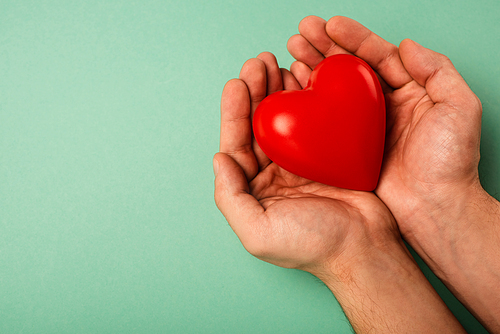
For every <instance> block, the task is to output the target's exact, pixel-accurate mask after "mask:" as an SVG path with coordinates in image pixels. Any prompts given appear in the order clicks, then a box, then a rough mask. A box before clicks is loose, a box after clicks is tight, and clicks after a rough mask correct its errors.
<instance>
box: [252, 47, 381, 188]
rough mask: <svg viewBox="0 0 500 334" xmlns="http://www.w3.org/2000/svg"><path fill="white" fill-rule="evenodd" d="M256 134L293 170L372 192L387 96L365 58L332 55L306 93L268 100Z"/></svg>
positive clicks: (256, 118)
mask: <svg viewBox="0 0 500 334" xmlns="http://www.w3.org/2000/svg"><path fill="white" fill-rule="evenodd" d="M253 131H254V135H255V138H256V139H257V143H258V144H259V146H260V147H261V148H262V150H263V151H264V153H265V154H266V155H267V156H268V157H269V158H270V159H271V160H272V161H273V162H275V163H276V164H278V165H279V166H280V167H282V168H284V169H286V170H287V171H289V172H291V173H293V174H296V175H299V176H302V177H304V178H307V179H310V180H313V181H317V182H321V183H324V184H328V185H331V186H335V187H341V188H347V189H353V190H365V191H372V190H374V189H375V187H376V186H377V182H378V178H379V175H380V168H381V165H382V157H383V154H384V140H385V102H384V94H383V92H382V88H381V87H380V83H379V81H378V78H377V76H376V74H375V72H374V71H373V70H372V69H371V67H370V66H369V65H368V64H366V63H365V62H364V61H363V60H361V59H359V58H358V57H355V56H351V55H344V54H343V55H334V56H330V57H328V58H326V59H324V60H323V61H322V62H321V63H320V64H319V65H318V66H316V68H315V69H314V71H313V72H312V73H311V76H310V78H309V83H308V84H307V86H306V87H305V88H304V89H303V90H300V91H280V92H276V93H274V94H271V95H269V96H268V97H266V98H265V99H264V100H263V101H262V102H261V103H260V104H259V106H258V107H257V110H256V111H255V115H254V118H253Z"/></svg>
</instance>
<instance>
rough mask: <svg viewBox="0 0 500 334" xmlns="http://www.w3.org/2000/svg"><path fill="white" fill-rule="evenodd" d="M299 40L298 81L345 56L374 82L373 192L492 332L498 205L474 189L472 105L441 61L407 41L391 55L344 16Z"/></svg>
mask: <svg viewBox="0 0 500 334" xmlns="http://www.w3.org/2000/svg"><path fill="white" fill-rule="evenodd" d="M299 31H300V35H295V36H293V37H292V38H291V39H290V40H289V43H288V48H289V51H290V53H291V54H292V55H293V56H294V57H295V58H296V59H297V60H298V62H297V63H294V64H293V65H292V68H291V69H292V73H294V74H295V75H296V77H297V78H298V79H299V81H300V82H303V81H304V80H305V78H307V77H308V75H309V73H310V71H311V70H312V69H313V68H314V67H315V66H316V65H317V64H318V63H319V62H320V61H321V60H322V59H323V58H324V57H328V56H331V55H333V54H337V53H352V54H354V55H356V56H358V57H360V58H362V59H364V60H365V61H366V62H368V63H369V64H370V65H371V66H372V67H373V69H374V70H375V71H376V72H377V73H378V74H379V76H380V80H381V82H382V86H383V87H384V92H385V97H386V104H387V123H388V124H387V141H386V152H385V157H384V163H383V167H382V173H381V176H380V180H379V185H378V187H377V189H376V190H375V192H376V194H377V195H378V196H379V198H380V199H382V201H383V202H384V203H385V204H386V205H387V206H388V208H389V209H390V210H391V212H392V213H393V214H394V217H395V218H396V221H397V223H398V225H399V228H400V230H401V232H402V234H403V236H404V237H405V239H406V240H407V241H408V242H409V243H410V244H411V245H412V247H413V248H414V249H415V250H416V251H417V252H418V253H419V254H420V256H421V257H422V258H423V259H424V260H425V261H426V262H427V263H428V264H429V266H430V267H431V269H433V271H434V272H435V273H436V274H437V275H438V276H439V277H440V278H441V279H442V280H443V281H444V282H445V283H446V284H447V285H448V287H449V288H450V289H451V290H452V292H454V293H456V294H457V297H459V298H460V299H461V301H462V302H463V303H464V304H466V305H467V306H468V307H469V309H471V311H472V312H473V313H475V315H476V316H478V317H479V318H480V320H482V322H483V323H484V324H485V325H486V326H487V327H488V328H489V329H490V330H494V331H500V307H499V306H498V305H500V262H499V261H498V260H497V259H496V256H493V255H494V254H499V252H500V242H499V241H500V233H499V227H498V223H499V219H500V218H499V208H498V202H496V201H495V200H494V199H492V198H491V197H490V196H489V195H487V194H486V193H485V192H484V190H483V189H482V187H481V185H480V183H479V176H478V163H479V141H480V128H481V112H482V109H481V103H480V102H479V99H478V98H477V97H476V95H475V94H474V93H473V92H472V91H471V90H470V89H469V87H468V86H467V84H466V83H465V81H464V80H463V78H462V77H461V76H460V74H459V73H458V72H457V71H456V69H455V68H454V66H453V64H452V63H451V61H450V60H449V59H448V58H447V57H445V56H443V55H441V54H438V53H436V52H434V51H431V50H429V49H426V48H424V47H422V46H420V45H418V44H417V43H415V42H413V41H411V40H404V41H403V42H401V44H400V46H399V48H398V47H396V46H395V45H393V44H391V43H388V42H386V41H385V40H383V39H382V38H380V37H379V36H377V35H375V34H374V33H372V32H371V31H370V30H368V29H367V28H365V27H363V26H362V25H361V24H359V23H357V22H355V21H353V20H351V19H348V18H345V17H334V18H332V19H330V20H329V21H328V22H326V21H324V20H323V19H320V18H318V17H308V18H306V19H304V20H303V21H302V22H301V23H300V25H299ZM479 257H481V258H482V260H483V262H484V263H483V264H484V265H483V266H477V264H478V263H477V260H478V258H479Z"/></svg>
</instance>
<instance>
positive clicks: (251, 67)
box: [240, 58, 267, 116]
mask: <svg viewBox="0 0 500 334" xmlns="http://www.w3.org/2000/svg"><path fill="white" fill-rule="evenodd" d="M240 79H241V80H243V81H244V82H245V84H246V85H247V87H248V92H249V94H250V110H251V115H252V116H253V113H254V112H255V109H256V108H257V106H258V105H259V103H260V102H261V101H262V100H263V99H264V98H265V97H266V96H267V73H266V65H265V64H264V62H263V61H262V60H260V59H257V58H252V59H249V60H247V61H246V62H245V64H243V67H242V68H241V71H240Z"/></svg>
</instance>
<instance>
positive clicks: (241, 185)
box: [214, 153, 266, 253]
mask: <svg viewBox="0 0 500 334" xmlns="http://www.w3.org/2000/svg"><path fill="white" fill-rule="evenodd" d="M215 170H216V177H215V196H214V197H215V203H216V204H217V207H218V208H219V210H220V211H221V212H222V214H223V215H224V217H226V219H227V221H228V223H229V225H230V226H231V228H232V229H233V230H234V232H235V233H236V235H237V236H238V237H239V238H240V240H241V242H242V244H243V246H245V248H247V250H248V251H249V252H251V253H253V252H254V250H253V249H252V248H254V247H253V246H252V244H255V240H256V239H258V238H256V232H257V230H258V227H259V225H258V223H260V224H262V222H265V221H266V219H265V215H264V211H265V210H264V208H263V207H262V206H261V205H260V203H259V202H258V201H257V199H255V197H253V196H252V195H250V194H249V187H248V182H247V180H246V179H245V174H244V173H243V170H242V169H241V168H240V166H239V165H238V164H237V163H236V161H234V160H233V159H232V158H231V157H230V156H228V155H225V154H223V153H217V154H216V155H215V156H214V171H215Z"/></svg>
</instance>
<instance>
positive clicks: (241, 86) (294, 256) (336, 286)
mask: <svg viewBox="0 0 500 334" xmlns="http://www.w3.org/2000/svg"><path fill="white" fill-rule="evenodd" d="M305 67H307V66H306V65H304V64H303V63H296V64H295V65H294V68H292V71H295V72H296V75H294V74H292V73H291V72H289V71H287V70H284V69H279V67H278V64H277V62H276V59H275V58H274V56H273V55H271V54H269V53H263V54H261V55H259V56H258V57H257V58H254V59H250V60H248V61H247V62H246V63H245V64H244V66H243V68H242V70H241V73H240V77H239V79H233V80H230V81H229V82H228V83H227V84H226V86H225V87H224V91H223V94H222V101H221V141H220V152H219V153H217V154H216V155H215V157H214V173H215V175H216V177H215V201H216V204H217V206H218V208H219V209H220V210H221V212H222V213H223V214H224V216H225V217H226V219H227V221H228V222H229V224H230V225H231V227H232V228H233V230H234V231H235V233H236V234H237V236H238V237H239V239H240V240H241V242H242V244H243V246H244V247H245V248H246V249H247V250H248V251H249V252H250V253H251V254H253V255H254V256H256V257H258V258H260V259H262V260H264V261H267V262H270V263H273V264H275V265H278V266H282V267H285V268H296V269H301V270H305V271H308V272H310V273H312V274H313V275H316V276H317V277H319V278H320V279H321V280H322V281H323V282H324V283H325V284H326V285H327V286H328V287H329V288H330V290H331V291H332V292H333V293H334V294H335V296H336V298H337V300H338V301H339V303H340V305H341V306H342V307H343V309H344V311H345V313H346V315H347V317H348V318H349V320H350V322H351V324H352V326H353V328H354V329H355V330H356V332H359V333H365V332H380V333H392V332H394V333H401V332H414V333H423V332H425V333H448V332H449V333H461V332H463V329H462V327H461V326H460V324H459V323H458V322H457V320H456V319H455V318H454V317H453V315H452V314H451V312H450V311H449V310H448V309H447V308H446V306H445V304H444V303H443V302H442V300H441V299H440V298H439V296H438V295H437V294H436V292H435V291H434V289H433V288H432V286H431V285H430V284H429V282H428V281H427V280H426V279H425V277H424V275H423V274H422V272H421V271H420V269H419V268H418V266H417V265H416V263H415V261H414V260H413V258H412V257H411V255H410V254H409V252H408V250H407V249H406V247H405V245H404V243H403V241H402V238H401V235H400V232H399V229H398V226H397V224H396V221H395V220H394V217H393V216H392V214H391V212H390V211H389V209H388V208H387V206H386V205H385V204H384V203H383V202H382V201H381V200H380V199H379V198H378V197H377V196H376V195H375V194H374V193H371V192H358V191H351V190H345V189H339V188H335V187H330V186H326V185H323V184H320V183H315V182H312V181H309V180H307V179H304V178H301V177H298V176H296V175H293V174H291V173H289V172H287V171H285V170H283V169H282V168H280V167H279V166H277V165H276V164H274V163H272V162H271V161H270V160H269V158H268V157H267V156H266V155H265V154H264V153H263V152H262V150H261V149H260V148H259V146H258V145H257V143H256V141H255V139H254V138H253V136H252V129H251V120H252V115H253V112H254V111H255V109H256V107H257V106H258V104H259V103H260V101H262V100H263V99H264V98H265V97H266V96H267V95H269V94H272V93H273V92H275V91H278V90H282V89H286V90H297V89H301V88H302V87H303V86H304V85H305V83H304V80H303V79H304V78H305V76H304V77H301V74H300V73H298V72H297V71H299V70H306V71H304V74H307V69H306V68H305ZM307 68H309V67H307ZM308 71H310V68H309V70H308Z"/></svg>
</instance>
